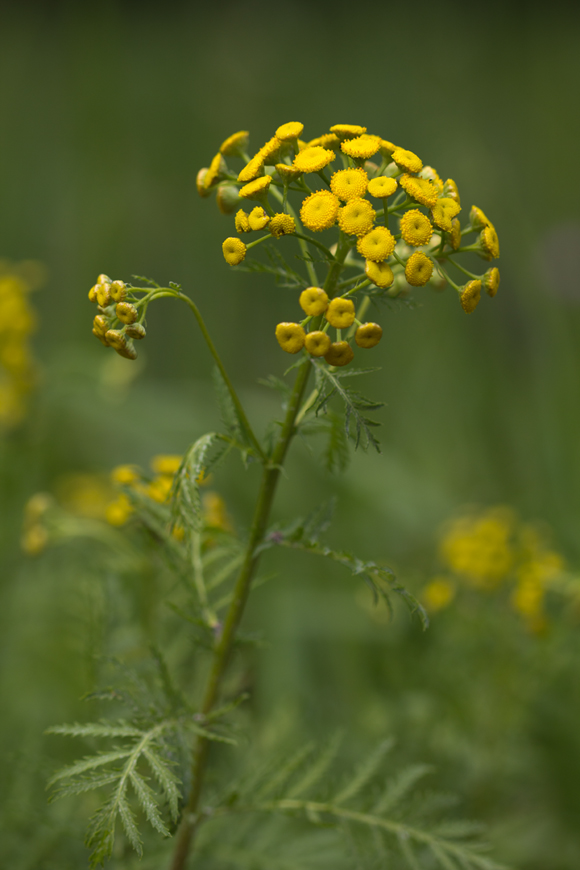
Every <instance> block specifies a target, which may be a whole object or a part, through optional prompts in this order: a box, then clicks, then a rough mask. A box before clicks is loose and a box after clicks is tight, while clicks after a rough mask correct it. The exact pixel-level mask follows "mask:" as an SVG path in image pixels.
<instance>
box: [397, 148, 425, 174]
mask: <svg viewBox="0 0 580 870" xmlns="http://www.w3.org/2000/svg"><path fill="white" fill-rule="evenodd" d="M391 157H392V158H393V160H394V161H395V163H396V164H397V166H399V167H400V168H401V169H406V170H407V172H420V171H421V169H422V168H423V161H422V160H421V158H420V157H417V155H416V154H413V152H412V151H407V150H406V149H405V148H395V150H394V151H393V153H392V154H391Z"/></svg>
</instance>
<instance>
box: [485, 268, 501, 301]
mask: <svg viewBox="0 0 580 870" xmlns="http://www.w3.org/2000/svg"><path fill="white" fill-rule="evenodd" d="M483 286H484V287H485V289H486V291H487V293H488V295H489V296H491V297H493V296H495V294H496V293H497V291H498V288H499V269H498V268H497V266H494V267H493V269H488V270H487V272H486V273H485V275H484V276H483Z"/></svg>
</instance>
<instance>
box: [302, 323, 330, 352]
mask: <svg viewBox="0 0 580 870" xmlns="http://www.w3.org/2000/svg"><path fill="white" fill-rule="evenodd" d="M330 345H331V341H330V337H329V336H328V334H327V333H326V332H322V330H321V329H316V330H314V332H309V333H308V335H307V336H306V338H305V339H304V347H305V348H306V350H307V351H308V353H309V354H310V356H324V355H325V354H327V353H328V351H329V350H330Z"/></svg>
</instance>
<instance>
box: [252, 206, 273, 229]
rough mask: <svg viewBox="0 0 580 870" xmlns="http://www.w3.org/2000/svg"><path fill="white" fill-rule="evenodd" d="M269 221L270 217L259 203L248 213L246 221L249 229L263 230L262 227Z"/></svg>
mask: <svg viewBox="0 0 580 870" xmlns="http://www.w3.org/2000/svg"><path fill="white" fill-rule="evenodd" d="M269 221H270V218H269V217H268V215H267V214H266V212H265V211H264V209H263V208H262V206H261V205H257V206H256V208H253V209H252V211H251V212H250V214H249V215H248V223H249V225H250V229H251V230H263V229H264V227H266V226H268V223H269Z"/></svg>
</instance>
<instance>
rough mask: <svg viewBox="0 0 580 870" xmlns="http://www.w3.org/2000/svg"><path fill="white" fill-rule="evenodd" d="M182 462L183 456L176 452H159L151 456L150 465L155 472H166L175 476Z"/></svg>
mask: <svg viewBox="0 0 580 870" xmlns="http://www.w3.org/2000/svg"><path fill="white" fill-rule="evenodd" d="M182 462H183V456H179V455H177V454H175V453H158V454H157V455H156V456H152V457H151V460H150V462H149V465H150V466H151V471H154V472H155V474H165V475H169V476H170V477H173V475H174V474H177V472H178V471H179V469H180V467H181V463H182Z"/></svg>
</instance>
